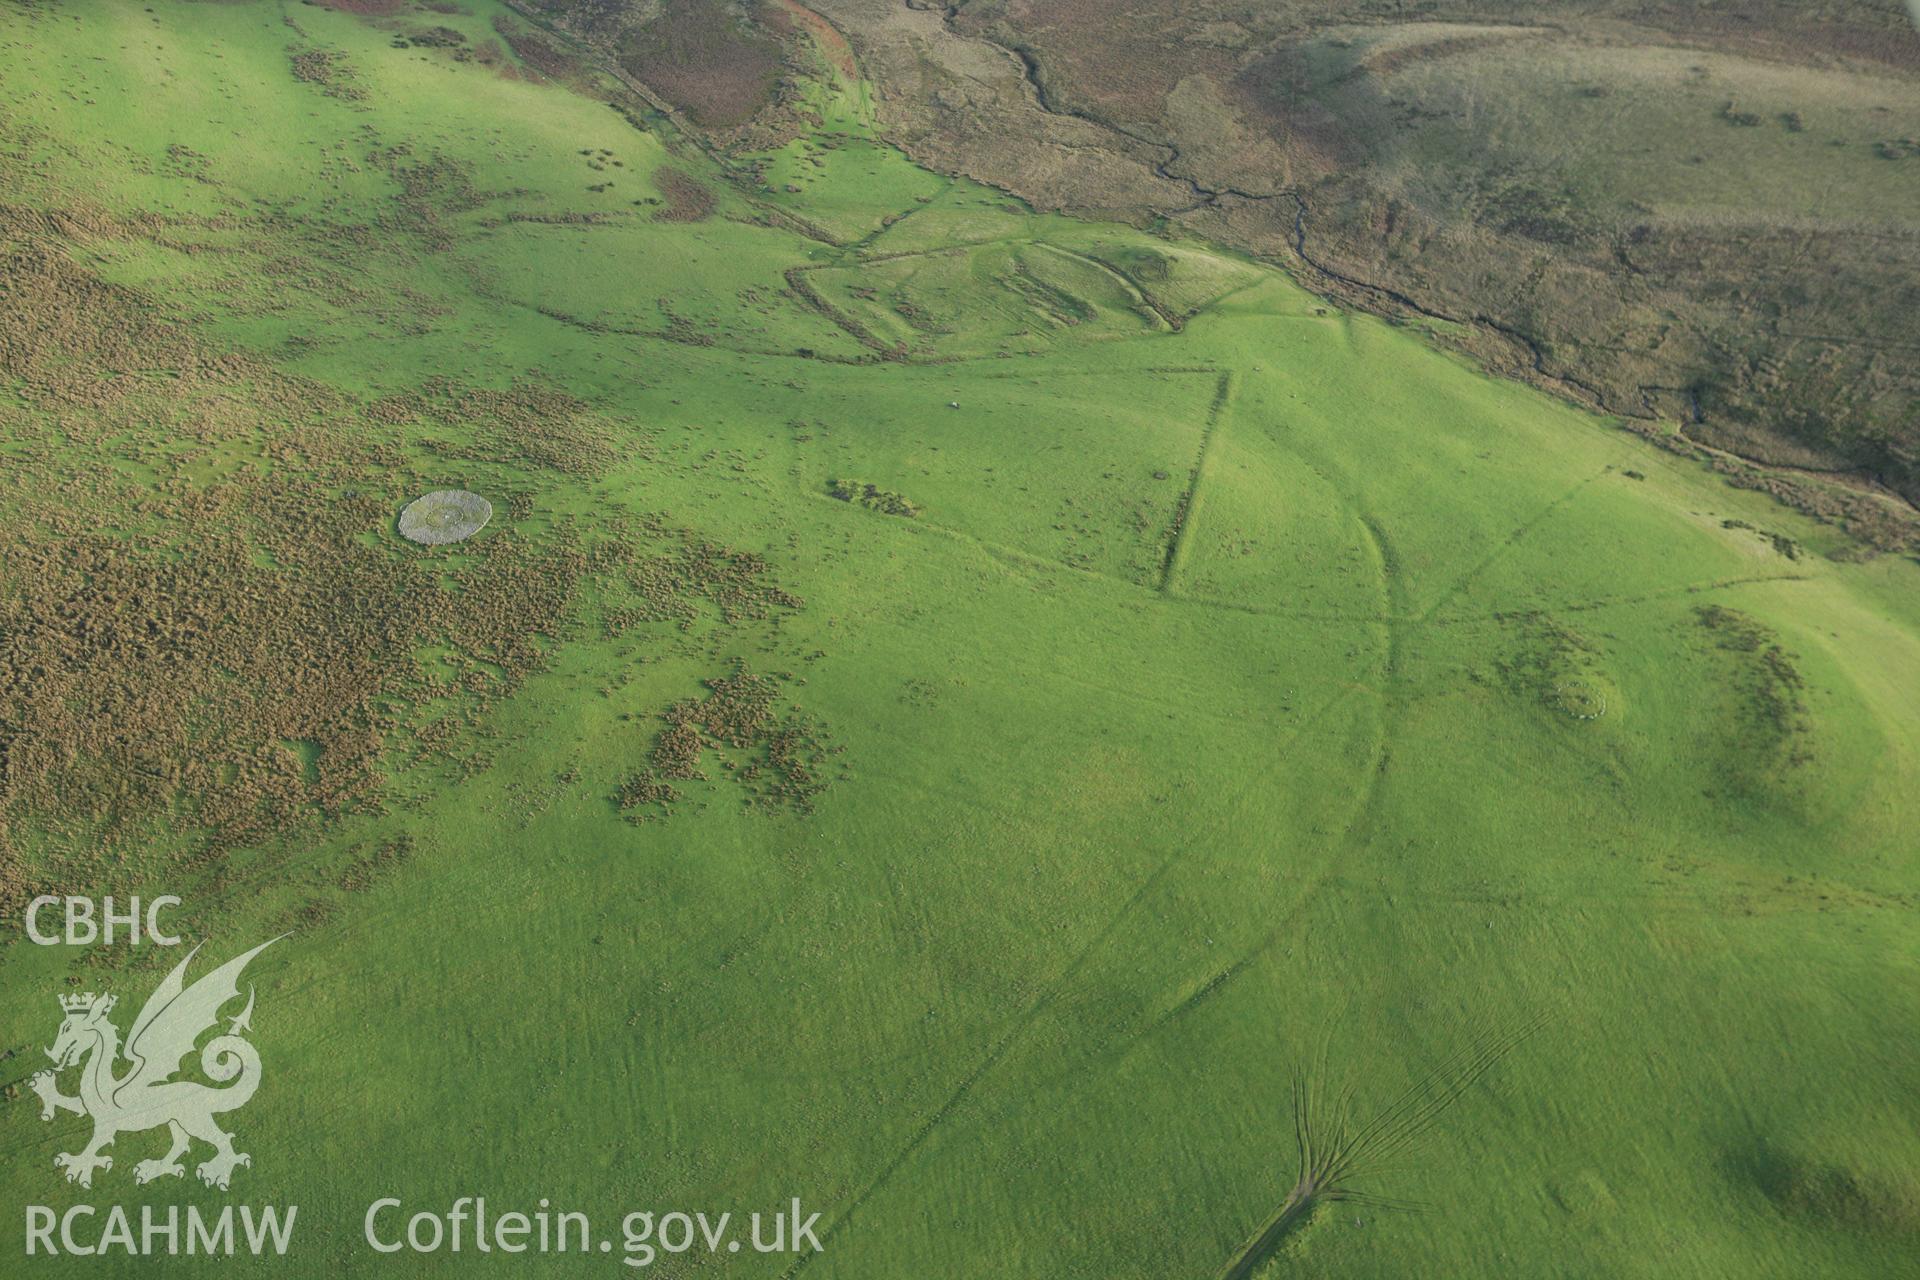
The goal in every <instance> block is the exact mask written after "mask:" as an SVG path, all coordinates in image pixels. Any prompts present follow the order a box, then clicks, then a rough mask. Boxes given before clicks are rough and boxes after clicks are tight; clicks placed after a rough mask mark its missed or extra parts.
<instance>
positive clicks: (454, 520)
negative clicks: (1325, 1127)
mask: <svg viewBox="0 0 1920 1280" xmlns="http://www.w3.org/2000/svg"><path fill="white" fill-rule="evenodd" d="M492 518H493V504H492V503H491V502H488V501H487V500H486V499H485V498H483V497H481V496H480V495H479V494H477V493H468V492H467V491H466V490H465V489H436V490H435V491H434V492H432V493H425V494H421V495H420V496H419V497H417V498H415V499H414V500H413V501H412V502H409V503H408V504H407V505H406V509H405V510H403V511H402V512H401V513H400V536H401V537H403V538H405V539H407V540H408V541H410V542H420V543H424V544H426V545H427V546H429V547H437V546H440V545H441V544H443V543H448V542H461V541H464V540H465V539H467V538H471V537H472V536H473V535H474V534H476V533H478V532H480V530H481V529H483V528H485V527H486V523H487V521H488V520H491V519H492Z"/></svg>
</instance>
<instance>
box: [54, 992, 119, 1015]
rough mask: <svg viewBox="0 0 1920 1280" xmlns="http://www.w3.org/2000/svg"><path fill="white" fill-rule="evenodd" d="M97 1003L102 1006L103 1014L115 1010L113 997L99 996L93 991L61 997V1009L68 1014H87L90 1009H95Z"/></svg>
mask: <svg viewBox="0 0 1920 1280" xmlns="http://www.w3.org/2000/svg"><path fill="white" fill-rule="evenodd" d="M96 1002H98V1004H99V1006H100V1012H101V1013H105V1012H107V1011H108V1010H109V1009H111V1008H113V997H112V996H97V995H95V994H94V993H93V992H91V991H88V992H86V993H84V994H82V995H77V996H61V997H60V1007H61V1008H62V1009H65V1010H66V1011H67V1012H68V1013H85V1012H86V1011H87V1010H88V1009H91V1008H93V1007H94V1005H95V1003H96Z"/></svg>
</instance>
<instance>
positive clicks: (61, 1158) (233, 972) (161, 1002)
mask: <svg viewBox="0 0 1920 1280" xmlns="http://www.w3.org/2000/svg"><path fill="white" fill-rule="evenodd" d="M282 936H283V937H284V936H285V935H282ZM279 940H280V939H279V938H270V939H268V940H267V941H266V942H263V943H261V944H260V945H259V946H257V947H255V948H254V949H253V950H251V951H249V952H247V953H246V954H244V955H240V956H236V957H234V958H233V959H232V960H229V961H227V962H226V963H225V964H223V965H221V966H220V967H219V968H218V969H215V970H214V971H213V972H212V973H209V974H207V975H206V976H205V977H203V978H201V979H199V980H198V981H196V982H195V983H194V984H193V985H192V986H190V987H189V986H187V985H186V984H185V980H184V978H183V976H182V975H184V974H185V973H186V970H187V963H188V961H191V960H192V959H193V957H194V955H195V954H196V953H198V952H199V950H200V948H199V947H197V946H196V947H195V948H194V949H193V950H192V951H189V952H188V953H187V957H186V959H185V960H182V961H181V962H180V963H179V964H177V965H175V966H174V968H173V972H172V973H169V974H168V975H167V976H166V980H165V981H163V982H162V983H161V984H160V986H159V987H158V988H157V989H155V991H154V993H153V994H152V995H151V996H149V997H148V998H147V1003H146V1004H145V1006H143V1007H142V1008H141V1010H140V1016H139V1017H137V1018H135V1019H134V1020H133V1030H132V1031H131V1032H130V1033H128V1035H127V1046H126V1058H127V1060H128V1061H129V1062H130V1063H132V1064H133V1065H132V1066H131V1067H130V1068H129V1069H128V1070H127V1072H126V1074H124V1075H118V1076H116V1075H115V1074H114V1067H115V1065H116V1064H117V1063H118V1062H119V1060H120V1057H121V1049H120V1032H119V1029H118V1028H116V1027H115V1026H114V1025H113V1023H112V1022H110V1021H108V1019H107V1014H108V1013H110V1012H111V1011H112V1010H113V1005H114V997H113V996H110V995H95V994H93V993H92V992H88V993H87V994H86V995H74V996H61V997H60V1007H61V1008H62V1009H63V1010H65V1011H66V1015H67V1016H66V1020H65V1021H63V1022H62V1023H61V1024H60V1034H59V1036H58V1037H57V1038H56V1039H55V1040H54V1042H53V1047H52V1048H51V1049H48V1050H47V1056H48V1057H49V1058H52V1059H53V1069H52V1070H50V1071H42V1072H40V1073H39V1074H38V1075H36V1076H34V1077H33V1091H34V1092H35V1093H37V1094H39V1095H40V1118H41V1119H42V1120H51V1119H53V1117H54V1113H55V1112H57V1111H71V1112H74V1113H75V1114H76V1115H86V1116H91V1117H92V1118H93V1140H92V1141H91V1142H89V1143H87V1146H86V1149H85V1150H83V1151H80V1152H78V1153H76V1154H67V1153H65V1152H63V1153H61V1154H59V1155H56V1156H55V1157H54V1158H53V1163H54V1165H55V1167H57V1168H61V1169H65V1170H66V1171H67V1181H68V1182H77V1183H79V1184H80V1185H81V1186H83V1187H90V1186H92V1185H93V1171H94V1170H95V1169H106V1170H111V1169H112V1168H113V1157H112V1156H106V1155H102V1154H101V1153H100V1152H101V1148H102V1147H105V1146H108V1145H109V1144H111V1143H112V1142H113V1140H114V1137H115V1136H116V1135H118V1134H121V1133H132V1132H137V1131H139V1130H141V1129H153V1128H158V1127H159V1126H160V1125H163V1124H164V1125H166V1126H167V1128H168V1129H169V1130H170V1131H171V1133H172V1135H173V1146H172V1147H171V1148H169V1150H168V1151H167V1154H166V1155H164V1156H162V1157H161V1158H160V1159H158V1160H142V1161H141V1162H140V1163H139V1164H137V1165H135V1166H134V1168H133V1177H134V1181H136V1182H151V1181H153V1180H154V1179H155V1178H159V1177H166V1176H172V1177H176V1178H178V1177H180V1176H182V1175H184V1174H185V1173H186V1169H185V1168H184V1167H182V1165H181V1164H180V1157H181V1156H182V1155H184V1154H186V1151H187V1147H188V1146H189V1145H190V1143H189V1139H192V1138H198V1139H200V1141H202V1142H205V1143H209V1144H210V1145H212V1147H213V1149H214V1153H213V1157H212V1158H211V1159H209V1160H207V1161H206V1162H205V1163H203V1164H201V1165H200V1166H199V1168H198V1169H197V1170H196V1172H197V1173H198V1174H199V1175H200V1181H202V1182H204V1183H206V1184H207V1185H208V1186H210V1187H219V1188H220V1189H221V1190H222V1191H224V1190H226V1189H227V1182H228V1180H229V1179H230V1178H231V1177H232V1176H233V1171H234V1168H235V1167H236V1166H238V1165H243V1164H244V1165H250V1164H252V1163H253V1159H252V1157H250V1156H248V1155H247V1154H246V1153H244V1152H240V1151H235V1150H234V1149H233V1135H232V1134H230V1133H226V1132H224V1131H223V1130H222V1129H221V1128H220V1126H219V1125H217V1124H215V1123H214V1120H213V1118H214V1116H216V1115H218V1114H220V1113H221V1112H223V1111H234V1110H237V1109H239V1108H240V1107H243V1106H245V1105H246V1103H247V1100H248V1099H249V1098H251V1097H253V1091H254V1090H255V1089H257V1088H259V1086H260V1055H259V1053H258V1052H256V1051H255V1050H254V1047H253V1046H252V1045H251V1044H249V1043H247V1042H246V1041H245V1040H243V1039H241V1034H242V1033H243V1032H246V1031H250V1030H252V1029H253V1028H252V1024H251V1022H250V1021H249V1019H251V1017H252V1016H253V990H252V988H251V987H249V988H248V991H247V1007H246V1008H244V1009H242V1010H241V1011H240V1012H239V1013H238V1014H236V1015H235V1016H234V1017H232V1018H231V1019H229V1020H228V1024H227V1033H226V1034H225V1035H221V1036H215V1037H214V1038H213V1039H212V1040H209V1041H208V1042H207V1045H206V1047H205V1048H204V1049H202V1050H201V1051H200V1069H201V1070H202V1071H203V1072H205V1073H206V1075H207V1078H208V1079H210V1080H213V1081H215V1082H216V1083H218V1084H222V1085H225V1086H226V1087H225V1088H220V1089H216V1088H213V1087H212V1086H210V1085H204V1084H201V1083H199V1082H198V1081H194V1080H173V1079H169V1077H171V1076H172V1075H173V1074H174V1073H175V1072H177V1071H179V1070H180V1066H181V1062H182V1060H183V1059H184V1058H185V1057H186V1056H187V1055H188V1054H190V1053H192V1052H193V1047H194V1042H195V1041H197V1040H198V1039H199V1038H200V1036H201V1035H202V1034H203V1033H204V1032H205V1031H207V1030H208V1029H209V1028H210V1027H212V1026H213V1025H214V1024H215V1023H216V1022H218V1021H219V1014H220V1007H221V1006H222V1005H224V1004H226V1003H227V1001H229V1000H232V999H235V998H236V997H238V996H239V994H240V988H239V979H240V971H241V970H242V969H244V968H246V967H247V962H248V961H249V960H251V959H253V958H254V957H255V956H257V955H259V954H260V953H261V952H262V951H265V950H266V949H267V948H268V947H270V946H272V945H273V944H274V943H275V942H278V941H279ZM83 1060H84V1062H85V1065H84V1066H82V1067H81V1069H80V1094H79V1096H78V1097H71V1098H70V1097H68V1096H67V1095H65V1094H63V1093H61V1092H60V1087H59V1084H58V1074H59V1073H60V1072H61V1071H64V1070H66V1069H67V1068H68V1067H70V1066H73V1065H74V1064H75V1063H79V1062H82V1061H83ZM229 1081H231V1082H232V1083H230V1084H229V1083H228V1082H229Z"/></svg>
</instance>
